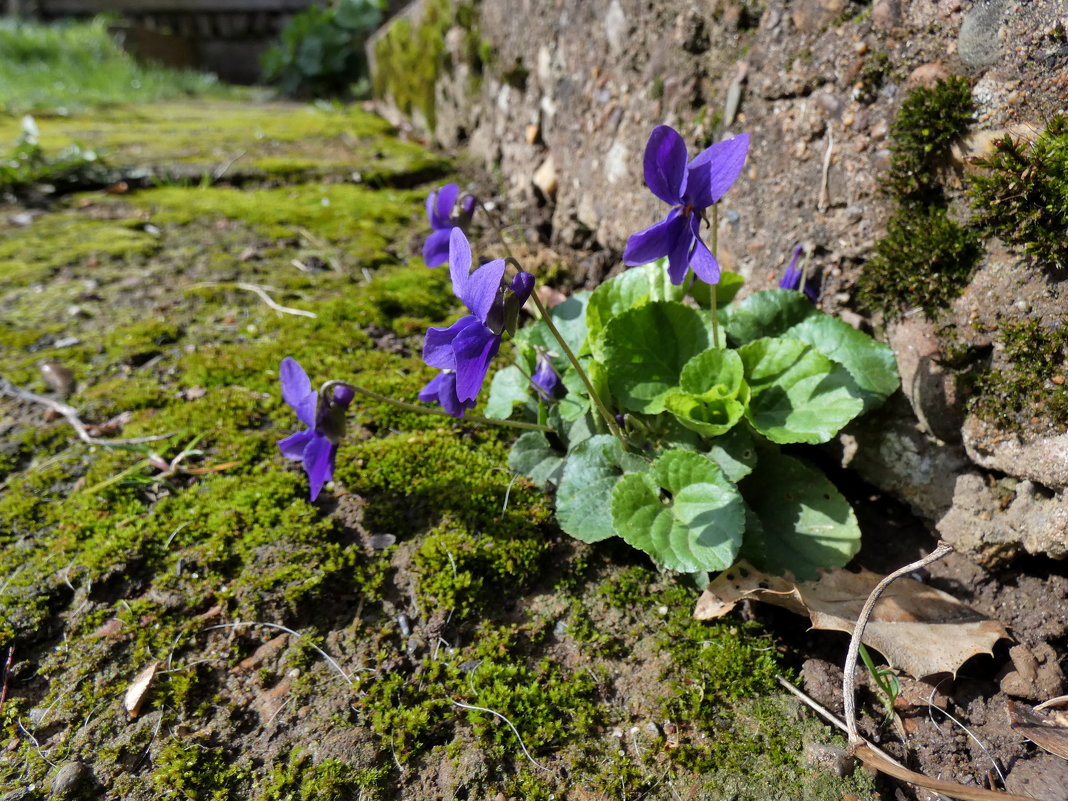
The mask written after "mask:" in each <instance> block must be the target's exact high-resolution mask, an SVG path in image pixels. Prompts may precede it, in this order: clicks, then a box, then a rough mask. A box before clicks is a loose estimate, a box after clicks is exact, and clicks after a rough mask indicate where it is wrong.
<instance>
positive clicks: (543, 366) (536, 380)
mask: <svg viewBox="0 0 1068 801" xmlns="http://www.w3.org/2000/svg"><path fill="white" fill-rule="evenodd" d="M530 383H531V384H533V385H534V389H536V390H537V392H538V394H539V395H541V397H542V398H544V399H545V400H546V401H553V400H556V399H557V398H559V397H562V396H563V395H565V394H567V390H566V389H565V388H564V383H563V381H561V380H560V376H559V374H558V373H557V372H556V369H555V368H554V367H553V363H552V360H551V359H550V358H549V354H548V353H545V352H544V351H543V352H541V353H539V354H538V363H537V365H536V367H535V369H534V375H532V376H531V377H530Z"/></svg>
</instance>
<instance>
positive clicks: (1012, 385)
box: [969, 317, 1068, 431]
mask: <svg viewBox="0 0 1068 801" xmlns="http://www.w3.org/2000/svg"><path fill="white" fill-rule="evenodd" d="M997 343H998V348H997V349H996V351H995V358H994V361H993V363H992V364H991V367H990V368H989V369H987V370H984V371H983V372H982V373H981V374H980V375H979V376H978V378H977V379H976V380H975V387H974V389H975V395H974V396H973V397H972V398H971V399H970V401H969V406H970V408H971V409H972V410H973V411H975V412H976V413H977V414H979V415H980V416H982V417H983V418H985V419H987V420H991V421H993V422H995V423H996V424H997V425H998V426H999V427H1000V428H1002V429H1007V430H1009V431H1015V430H1020V429H1023V428H1029V427H1031V426H1033V425H1034V424H1035V423H1037V422H1038V419H1036V418H1040V419H1042V420H1044V421H1048V423H1049V424H1051V425H1053V426H1055V427H1057V428H1058V429H1060V428H1063V427H1064V426H1065V425H1066V424H1068V317H1065V318H1063V319H1062V320H1061V321H1060V323H1059V325H1054V326H1049V325H1046V324H1044V323H1043V322H1042V321H1040V320H1035V319H1028V320H1018V321H1006V322H1003V323H1001V325H1000V327H999V330H998V335H997Z"/></svg>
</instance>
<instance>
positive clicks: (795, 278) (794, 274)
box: [779, 245, 820, 303]
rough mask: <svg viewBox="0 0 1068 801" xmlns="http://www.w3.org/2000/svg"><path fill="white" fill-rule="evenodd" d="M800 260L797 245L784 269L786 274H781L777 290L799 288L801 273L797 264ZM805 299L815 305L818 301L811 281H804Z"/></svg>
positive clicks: (815, 288) (818, 294)
mask: <svg viewBox="0 0 1068 801" xmlns="http://www.w3.org/2000/svg"><path fill="white" fill-rule="evenodd" d="M800 258H801V246H800V245H798V246H797V247H795V248H794V256H793V258H792V259H791V260H790V264H789V266H787V268H786V272H784V273H783V274H782V280H781V281H779V289H793V290H797V289H800V287H801V279H802V278H803V277H804V276H803V271H802V270H800V269H798V267H797V262H798V261H799V260H800ZM805 297H807V298H808V299H809V300H811V301H812V302H813V303H816V302H817V301H818V300H819V299H820V292H819V288H818V287H817V286H816V282H815V281H812V280H808V281H805Z"/></svg>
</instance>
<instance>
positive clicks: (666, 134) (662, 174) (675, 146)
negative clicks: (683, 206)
mask: <svg viewBox="0 0 1068 801" xmlns="http://www.w3.org/2000/svg"><path fill="white" fill-rule="evenodd" d="M686 172H687V170H686V143H685V142H684V141H683V139H682V137H681V136H680V135H679V132H678V131H676V130H675V129H674V128H671V127H670V126H667V125H658V126H656V127H655V128H653V132H652V133H651V134H649V141H648V143H646V145H645V185H646V186H648V187H649V190H650V191H651V192H652V193H653V194H654V195H656V196H657V197H658V198H660V199H661V200H663V201H664V202H665V203H670V204H671V205H673V206H674V205H676V204H678V203H681V202H682V195H683V193H684V192H685V191H686V180H687V177H686Z"/></svg>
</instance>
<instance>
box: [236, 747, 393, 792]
mask: <svg viewBox="0 0 1068 801" xmlns="http://www.w3.org/2000/svg"><path fill="white" fill-rule="evenodd" d="M388 776H389V771H388V770H387V769H385V768H370V769H363V770H360V769H358V768H355V767H353V766H351V765H346V764H344V763H342V762H339V761H338V760H336V759H324V760H322V761H321V762H319V763H318V764H315V763H313V761H312V759H311V757H310V756H309V755H308V753H307V752H306V751H304V750H302V749H299V748H295V749H293V750H292V751H291V752H290V754H289V758H288V760H287V761H286V762H285V763H280V764H276V765H275V766H274V767H273V768H272V770H271V772H270V774H268V776H267V777H266V778H265V779H264V781H263V782H262V783H261V784H260V786H259V787H258V788H257V797H258V798H262V799H264V801H348V799H352V798H356V797H357V796H358V797H360V798H363V799H367V800H368V801H370V800H371V799H376V798H381V797H382V796H381V795H380V794H379V793H378V792H377V791H378V790H384V789H385V785H386V779H387V778H388Z"/></svg>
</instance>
